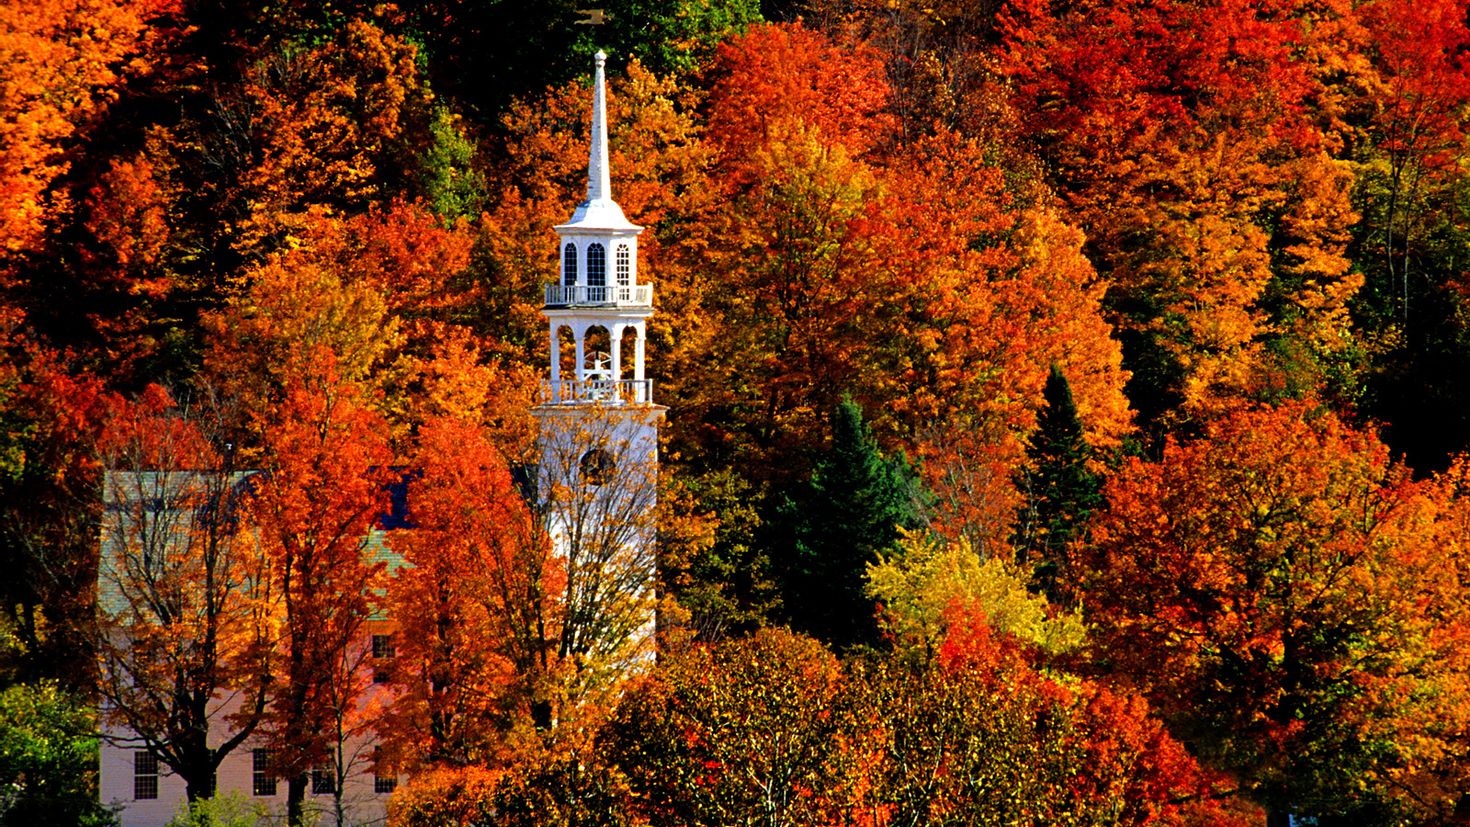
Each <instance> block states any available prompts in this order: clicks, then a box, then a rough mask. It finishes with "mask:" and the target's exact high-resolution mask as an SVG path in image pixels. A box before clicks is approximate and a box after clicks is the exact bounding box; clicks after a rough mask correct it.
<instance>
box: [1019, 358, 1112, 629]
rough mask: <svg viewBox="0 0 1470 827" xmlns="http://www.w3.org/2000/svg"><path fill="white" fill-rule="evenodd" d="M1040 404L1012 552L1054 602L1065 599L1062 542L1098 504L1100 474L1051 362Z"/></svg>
mask: <svg viewBox="0 0 1470 827" xmlns="http://www.w3.org/2000/svg"><path fill="white" fill-rule="evenodd" d="M1042 398H1043V399H1044V400H1045V406H1044V407H1042V409H1041V412H1040V414H1039V415H1038V416H1037V423H1036V432H1035V433H1034V434H1032V435H1031V445H1030V447H1029V448H1028V449H1027V456H1028V457H1029V458H1030V468H1029V469H1028V472H1027V475H1026V478H1025V479H1024V480H1023V490H1025V491H1027V492H1028V493H1029V496H1028V498H1027V499H1028V502H1027V504H1026V506H1025V507H1024V508H1023V511H1022V513H1021V515H1020V520H1019V522H1018V525H1019V526H1020V530H1019V535H1018V537H1017V543H1016V548H1017V556H1018V558H1019V560H1020V562H1021V563H1022V564H1023V565H1027V564H1029V565H1031V566H1032V567H1033V569H1032V571H1033V575H1032V578H1033V579H1032V582H1033V585H1034V586H1035V587H1036V588H1037V589H1038V590H1040V591H1041V592H1043V593H1045V594H1046V596H1047V597H1049V598H1051V599H1052V600H1053V601H1057V602H1063V603H1065V602H1067V593H1068V591H1069V579H1070V573H1069V572H1067V570H1066V560H1067V547H1068V546H1069V545H1070V544H1071V543H1072V541H1073V540H1074V539H1076V538H1077V536H1078V534H1079V533H1080V532H1081V531H1082V527H1083V525H1084V524H1085V523H1086V522H1087V520H1088V518H1089V517H1091V516H1092V513H1093V512H1094V511H1096V510H1097V509H1098V507H1099V506H1100V505H1101V504H1102V479H1101V478H1100V477H1099V476H1098V475H1097V474H1095V473H1093V471H1092V470H1090V469H1089V467H1088V464H1089V460H1091V459H1092V447H1091V446H1089V445H1088V444H1087V441H1086V440H1085V439H1083V438H1082V420H1081V419H1080V418H1079V417H1078V416H1077V406H1076V404H1074V403H1073V401H1072V388H1071V386H1070V385H1069V384H1068V383H1067V377H1066V376H1064V375H1063V374H1062V370H1061V368H1059V367H1057V366H1056V365H1052V366H1051V374H1050V375H1049V376H1047V378H1046V387H1045V389H1044V390H1043V391H1042Z"/></svg>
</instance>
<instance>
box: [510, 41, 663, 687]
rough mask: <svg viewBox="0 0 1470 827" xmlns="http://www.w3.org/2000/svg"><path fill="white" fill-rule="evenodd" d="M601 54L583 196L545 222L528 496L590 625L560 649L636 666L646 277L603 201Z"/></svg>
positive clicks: (642, 573) (653, 457) (649, 590)
mask: <svg viewBox="0 0 1470 827" xmlns="http://www.w3.org/2000/svg"><path fill="white" fill-rule="evenodd" d="M605 60H606V56H605V55H603V54H602V53H600V52H599V53H598V55H597V74H596V79H595V81H594V88H593V93H592V134H591V136H590V137H591V141H590V143H591V146H590V148H589V149H588V151H587V198H586V200H585V201H583V202H582V203H581V204H579V205H577V208H576V210H575V211H574V212H573V213H572V217H571V219H570V220H569V221H567V223H565V224H562V225H560V226H558V227H557V228H556V233H557V236H558V242H557V244H558V246H557V253H558V260H559V264H560V267H559V274H558V278H557V280H556V282H555V283H553V284H548V285H546V306H545V307H544V308H542V311H541V312H542V314H543V315H544V316H545V317H546V320H547V331H548V333H549V334H550V336H551V341H550V348H549V350H550V355H551V360H550V361H551V364H550V371H549V373H550V380H549V381H548V382H547V383H546V386H545V390H544V392H543V393H542V398H541V404H539V405H537V406H536V407H535V408H534V409H533V410H532V413H533V414H534V415H535V417H536V420H537V423H538V426H539V427H538V431H539V433H538V435H537V443H538V446H537V447H538V452H539V455H540V461H539V462H538V464H537V498H538V501H539V507H540V509H541V511H542V513H544V514H545V516H546V528H547V532H548V534H549V536H550V539H551V543H552V548H553V549H554V550H555V552H556V559H557V560H558V561H559V562H560V563H561V564H562V565H564V566H565V567H566V580H565V583H566V593H565V597H564V599H565V601H566V604H567V605H566V612H567V615H568V616H569V617H571V616H575V617H582V618H591V617H596V618H597V622H596V623H595V624H593V625H592V627H589V628H595V629H596V630H597V631H596V632H595V633H592V634H591V636H590V637H589V638H587V639H582V638H581V637H578V639H576V640H575V641H572V645H571V647H570V649H569V650H568V652H567V653H568V654H570V655H572V656H582V655H589V654H593V653H595V655H596V657H597V658H598V659H599V660H600V661H602V662H603V663H609V664H616V663H621V664H622V665H623V668H625V669H628V670H634V669H639V668H642V667H643V666H645V665H647V664H650V663H652V651H653V641H654V629H655V606H656V604H657V590H656V589H655V588H654V585H655V579H656V578H655V574H656V572H657V567H656V565H655V560H654V538H655V536H656V530H655V529H656V526H655V520H656V515H657V503H658V493H657V492H658V484H657V483H658V431H659V425H660V424H661V423H662V421H663V418H664V413H665V411H666V409H665V408H664V407H663V406H662V405H657V404H655V403H654V401H653V380H651V379H649V378H648V377H647V375H646V374H645V373H644V355H645V349H644V342H645V340H646V338H647V333H648V317H649V316H651V315H652V314H653V288H652V287H650V286H649V285H647V284H639V283H638V234H639V233H641V232H643V228H642V227H639V226H637V225H635V224H632V223H629V221H628V219H627V218H626V217H625V216H624V215H623V210H622V208H621V207H619V206H618V204H617V202H616V201H614V200H613V198H612V176H611V170H610V169H609V164H608V161H609V155H608V134H607V101H606V93H605V92H604V89H603V86H604V83H605V79H604V77H603V64H604V62H605Z"/></svg>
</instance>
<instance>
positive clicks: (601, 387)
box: [541, 379, 653, 405]
mask: <svg viewBox="0 0 1470 827" xmlns="http://www.w3.org/2000/svg"><path fill="white" fill-rule="evenodd" d="M541 396H542V402H544V403H545V404H548V405H561V404H576V403H585V402H598V403H601V404H603V405H647V404H650V403H651V402H653V380H652V379H618V380H614V379H583V380H577V379H562V380H559V381H556V382H542V383H541Z"/></svg>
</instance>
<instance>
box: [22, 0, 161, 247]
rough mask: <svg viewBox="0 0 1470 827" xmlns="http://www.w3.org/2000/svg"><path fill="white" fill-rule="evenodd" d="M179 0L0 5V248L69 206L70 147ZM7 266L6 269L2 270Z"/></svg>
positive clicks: (137, 65)
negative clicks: (65, 178) (62, 188)
mask: <svg viewBox="0 0 1470 827" xmlns="http://www.w3.org/2000/svg"><path fill="white" fill-rule="evenodd" d="M178 5H179V4H178V3H177V2H176V0H100V1H99V0H50V1H48V2H37V3H9V4H6V6H5V8H3V9H0V113H4V116H3V117H0V250H3V251H4V254H5V256H6V257H9V256H10V255H13V254H16V253H20V252H25V251H28V250H31V249H32V248H33V247H34V245H35V244H36V242H37V241H38V240H39V239H40V237H41V235H42V233H43V231H44V228H45V227H46V226H47V224H48V223H50V222H52V221H54V220H55V218H56V216H57V214H59V213H64V212H65V211H66V210H67V209H68V207H69V204H68V197H67V195H66V194H65V193H63V192H58V191H56V190H53V189H52V184H53V182H55V181H56V179H57V178H58V177H59V176H61V175H63V174H64V173H65V172H66V171H67V170H68V169H69V168H70V166H71V163H72V161H73V160H74V158H73V156H72V154H71V150H72V149H73V148H74V147H75V144H76V142H77V140H78V138H79V136H81V135H84V134H86V132H87V130H88V129H89V127H91V126H92V125H93V124H94V122H95V121H96V119H97V118H98V117H99V116H100V115H101V114H102V113H104V112H105V111H106V109H107V106H108V105H109V104H110V103H111V102H112V101H113V100H115V99H116V97H117V95H118V91H119V87H120V86H121V85H122V84H123V83H124V82H125V80H126V79H127V77H128V76H129V75H134V74H138V73H141V72H145V71H147V69H148V55H149V52H150V50H151V49H153V48H154V47H155V46H156V45H157V44H158V42H159V41H160V40H161V39H162V37H161V35H162V34H163V33H164V32H165V31H166V29H165V28H163V27H161V26H157V25H156V24H157V22H158V21H159V20H160V19H165V18H167V16H168V15H171V14H173V13H175V12H176V11H177V10H178ZM0 275H3V273H0Z"/></svg>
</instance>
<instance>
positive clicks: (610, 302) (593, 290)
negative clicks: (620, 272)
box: [546, 284, 653, 307]
mask: <svg viewBox="0 0 1470 827" xmlns="http://www.w3.org/2000/svg"><path fill="white" fill-rule="evenodd" d="M546 306H547V307H652V306H653V285H651V284H607V285H598V284H548V285H546Z"/></svg>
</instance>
